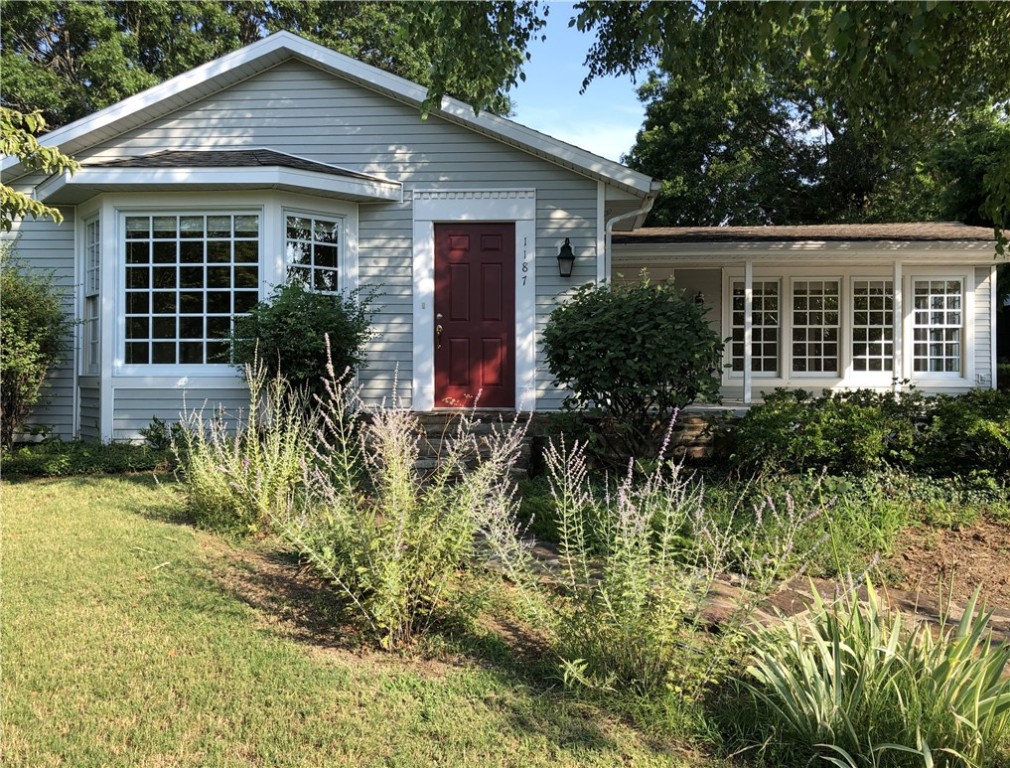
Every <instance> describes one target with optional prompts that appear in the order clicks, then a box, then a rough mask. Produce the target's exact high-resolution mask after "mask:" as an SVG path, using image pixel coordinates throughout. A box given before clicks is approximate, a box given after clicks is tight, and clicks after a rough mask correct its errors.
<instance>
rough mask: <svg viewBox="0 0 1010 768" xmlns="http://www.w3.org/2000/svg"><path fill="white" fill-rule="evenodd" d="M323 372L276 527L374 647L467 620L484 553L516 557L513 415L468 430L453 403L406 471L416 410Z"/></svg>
mask: <svg viewBox="0 0 1010 768" xmlns="http://www.w3.org/2000/svg"><path fill="white" fill-rule="evenodd" d="M329 376H330V378H329V380H327V381H326V383H325V387H326V390H327V397H326V399H325V401H324V403H323V408H322V424H321V426H320V427H319V428H318V429H317V430H316V434H315V437H314V439H313V440H312V441H311V444H312V446H311V450H312V456H313V461H312V462H311V463H309V464H307V465H306V471H305V478H304V486H305V497H304V500H303V503H302V504H301V505H300V507H299V506H295V505H292V506H291V508H290V510H291V514H290V515H289V516H288V517H287V518H286V519H285V521H284V522H283V524H282V530H283V533H284V535H285V537H286V538H287V539H288V540H289V541H290V542H292V543H293V545H294V546H295V547H296V548H297V550H298V551H299V552H300V553H301V555H302V556H303V557H305V558H306V559H307V560H308V561H309V562H310V563H312V565H313V566H314V567H315V569H316V570H317V572H319V573H320V574H321V575H322V576H323V577H324V578H326V579H328V580H329V581H331V582H332V583H333V584H334V585H335V586H336V587H337V588H338V590H339V591H340V592H341V593H343V595H344V596H345V597H346V599H347V601H348V604H349V605H350V606H351V607H352V608H353V609H354V611H355V613H356V614H357V616H358V617H359V618H360V619H361V620H362V622H363V623H364V624H365V626H366V627H367V629H368V631H369V632H370V634H371V635H372V636H373V637H374V638H375V639H376V640H377V641H378V643H379V644H380V645H381V646H382V647H384V648H387V649H392V648H401V647H404V646H407V645H409V644H410V643H411V642H412V641H413V640H414V639H415V638H416V637H417V636H419V635H423V634H424V633H426V632H428V631H429V630H431V629H432V628H433V627H436V626H444V625H446V623H447V622H455V621H460V620H465V619H467V618H468V610H469V609H471V608H473V607H474V606H476V605H479V600H475V598H476V597H479V596H480V593H481V591H482V589H483V587H482V584H484V583H486V582H485V581H484V580H482V579H481V574H482V573H483V572H484V566H485V565H486V564H488V563H489V561H490V560H491V558H492V557H496V558H497V559H498V562H499V563H505V562H508V563H514V562H517V561H518V559H519V558H521V557H522V556H523V555H524V552H525V546H524V545H523V543H522V542H521V540H520V539H521V537H520V531H519V528H518V524H517V523H516V522H515V520H516V515H515V511H516V506H517V504H516V501H515V499H514V484H513V482H512V469H513V467H514V465H515V462H516V459H517V457H518V455H519V448H520V446H521V443H522V438H523V434H524V432H525V425H524V424H523V423H522V422H518V421H517V422H513V423H512V424H511V425H509V426H504V425H500V428H497V429H495V430H493V431H492V433H491V434H490V435H488V436H487V437H485V438H478V437H477V436H476V435H475V434H474V433H473V430H472V426H473V417H472V416H471V415H470V414H466V413H463V414H461V415H460V417H459V421H458V423H457V425H456V427H455V429H454V430H452V431H451V433H450V434H448V435H446V440H445V441H444V442H445V443H446V445H445V448H444V451H443V453H442V455H441V458H440V459H439V462H438V464H437V466H436V467H435V468H434V470H432V471H431V472H430V473H427V474H425V473H421V472H419V471H418V470H417V469H416V466H417V460H418V457H419V454H420V447H421V440H422V435H421V431H420V429H419V425H418V423H417V420H416V417H415V416H414V415H413V414H412V413H411V412H410V411H409V410H407V409H405V408H402V407H399V406H396V405H394V406H392V407H389V406H386V405H383V406H382V407H378V408H374V409H371V410H368V411H367V412H366V411H365V409H364V408H363V407H362V404H361V402H360V400H359V399H358V397H357V396H356V395H355V394H354V393H353V392H350V391H348V390H347V389H346V388H344V387H342V386H341V385H340V384H339V383H337V381H336V379H335V378H334V376H333V371H332V369H331V370H330V371H329Z"/></svg>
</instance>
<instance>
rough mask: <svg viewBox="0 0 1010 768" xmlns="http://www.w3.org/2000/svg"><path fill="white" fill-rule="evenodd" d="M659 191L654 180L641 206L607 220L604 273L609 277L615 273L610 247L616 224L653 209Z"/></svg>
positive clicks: (611, 277) (643, 214)
mask: <svg viewBox="0 0 1010 768" xmlns="http://www.w3.org/2000/svg"><path fill="white" fill-rule="evenodd" d="M658 192H659V185H658V184H657V183H656V182H653V187H652V188H651V189H650V190H649V196H648V197H646V198H645V200H644V201H643V203H642V207H641V208H637V209H635V210H634V211H628V212H627V213H622V214H620V215H618V216H614V217H613V218H612V219H608V220H607V226H606V232H605V235H604V238H605V242H604V250H603V258H604V261H605V264H604V270H603V273H604V274H605V275H607V277H608V279H610V280H612V279H613V275H612V274H611V258H610V248H611V240H612V237H613V234H614V225H615V224H618V223H620V222H622V221H624V220H625V219H630V218H633V217H637V216H645V215H646V214H648V213H649V211H651V210H652V206H653V205H654V204H655V203H656V196H657V194H658Z"/></svg>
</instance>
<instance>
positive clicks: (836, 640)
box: [737, 586, 1010, 768]
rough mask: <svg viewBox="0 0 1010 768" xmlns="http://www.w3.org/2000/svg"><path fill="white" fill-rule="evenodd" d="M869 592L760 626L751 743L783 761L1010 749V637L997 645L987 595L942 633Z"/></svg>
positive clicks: (973, 757)
mask: <svg viewBox="0 0 1010 768" xmlns="http://www.w3.org/2000/svg"><path fill="white" fill-rule="evenodd" d="M867 591H868V595H867V600H866V601H865V602H860V601H858V600H857V599H856V598H855V597H854V596H850V597H849V598H848V600H847V601H843V602H841V603H840V604H838V605H833V606H829V605H826V604H824V603H823V602H822V601H820V600H818V601H817V604H816V606H815V610H814V611H813V613H812V614H811V615H810V616H809V618H807V619H794V620H790V621H788V622H786V624H785V625H784V627H781V628H775V629H766V630H760V631H758V632H756V633H755V635H754V637H753V646H752V647H753V655H752V660H751V663H750V665H749V666H748V668H747V674H746V676H745V677H743V678H742V681H743V685H744V686H745V688H746V689H747V690H748V691H749V692H750V694H751V695H752V697H753V708H752V710H751V711H750V712H749V717H744V718H739V719H738V720H737V724H738V726H739V727H740V728H741V729H742V731H743V732H744V733H745V734H746V736H747V737H749V739H750V740H751V742H752V743H754V744H759V745H761V748H762V749H763V750H764V751H765V753H766V757H768V758H770V759H771V761H772V762H773V763H774V764H776V765H811V764H813V763H814V761H815V760H817V759H818V758H819V759H820V760H821V761H825V762H827V763H830V764H834V765H837V766H842V767H843V768H845V767H846V766H913V765H927V766H929V765H937V766H985V765H993V764H994V761H995V759H996V758H997V756H998V755H1002V757H1003V759H1006V758H1007V757H1010V754H1008V752H1007V749H1006V748H1007V746H1008V742H1007V738H1008V737H1010V679H1007V678H1006V677H1005V672H1007V671H1008V670H1010V645H1008V644H1006V643H1004V644H1002V645H996V644H993V643H992V636H991V632H990V631H989V630H988V624H989V620H990V616H989V615H988V614H985V612H984V610H982V611H977V610H976V600H977V593H976V596H975V597H973V598H972V599H971V600H970V601H969V603H968V606H967V608H966V609H965V612H964V615H963V617H962V618H961V619H960V621H959V623H958V624H956V625H954V626H950V625H947V626H944V627H943V628H941V631H940V632H939V634H938V635H936V634H934V631H933V629H932V628H931V627H929V626H928V625H925V624H922V623H916V622H915V621H914V620H913V621H909V620H907V619H906V618H905V617H904V616H903V615H902V614H901V613H900V612H898V611H893V612H889V611H887V610H885V609H884V608H883V607H882V606H881V602H880V600H879V599H878V598H877V596H876V593H875V592H874V591H873V588H872V586H868V589H867ZM813 593H814V594H815V595H816V594H817V592H816V590H813ZM1001 678H1002V679H1001Z"/></svg>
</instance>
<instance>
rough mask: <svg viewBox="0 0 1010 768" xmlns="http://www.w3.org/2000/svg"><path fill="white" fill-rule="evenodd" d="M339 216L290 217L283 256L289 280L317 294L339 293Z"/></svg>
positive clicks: (340, 222) (287, 220)
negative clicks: (337, 217) (334, 217)
mask: <svg viewBox="0 0 1010 768" xmlns="http://www.w3.org/2000/svg"><path fill="white" fill-rule="evenodd" d="M342 226H343V222H342V221H341V220H339V219H325V218H320V217H316V216H288V217H287V218H286V234H287V238H286V242H285V246H284V255H285V258H286V260H287V263H288V265H289V268H288V279H289V280H292V281H293V282H297V283H299V284H301V285H304V286H306V287H308V288H309V289H310V290H313V291H315V292H317V293H336V292H337V291H338V290H339V288H340V270H339V267H340V246H339V243H340V229H341V227H342Z"/></svg>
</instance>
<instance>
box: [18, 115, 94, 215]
mask: <svg viewBox="0 0 1010 768" xmlns="http://www.w3.org/2000/svg"><path fill="white" fill-rule="evenodd" d="M45 127H46V122H45V120H44V119H43V118H42V115H41V114H40V113H39V112H32V113H29V114H22V113H21V112H18V111H16V110H13V109H8V108H6V107H0V155H2V156H4V157H17V158H18V159H19V160H21V162H22V163H24V164H25V165H26V166H27V167H29V168H32V169H36V170H40V171H44V172H45V173H59V172H60V171H71V172H73V171H75V170H77V168H78V165H77V161H75V160H74V159H73V158H71V157H67V156H66V155H64V154H63V153H61V152H60V151H59V150H58V149H56V148H55V147H45V146H42V145H41V144H39V142H38V139H36V138H35V136H34V135H33V134H36V133H40V132H41V131H43V130H45ZM25 216H31V217H32V218H33V219H38V218H48V219H52V220H53V221H55V222H61V221H63V214H62V213H60V212H59V211H58V210H57V209H56V208H53V207H52V206H49V205H46V204H45V203H43V202H41V201H40V200H36V199H34V198H32V197H30V196H29V195H26V194H25V193H23V192H18V191H16V190H14V189H12V188H11V187H8V186H6V185H5V184H0V230H2V231H4V232H10V230H11V228H12V227H13V226H14V219H20V218H24V217H25Z"/></svg>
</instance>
